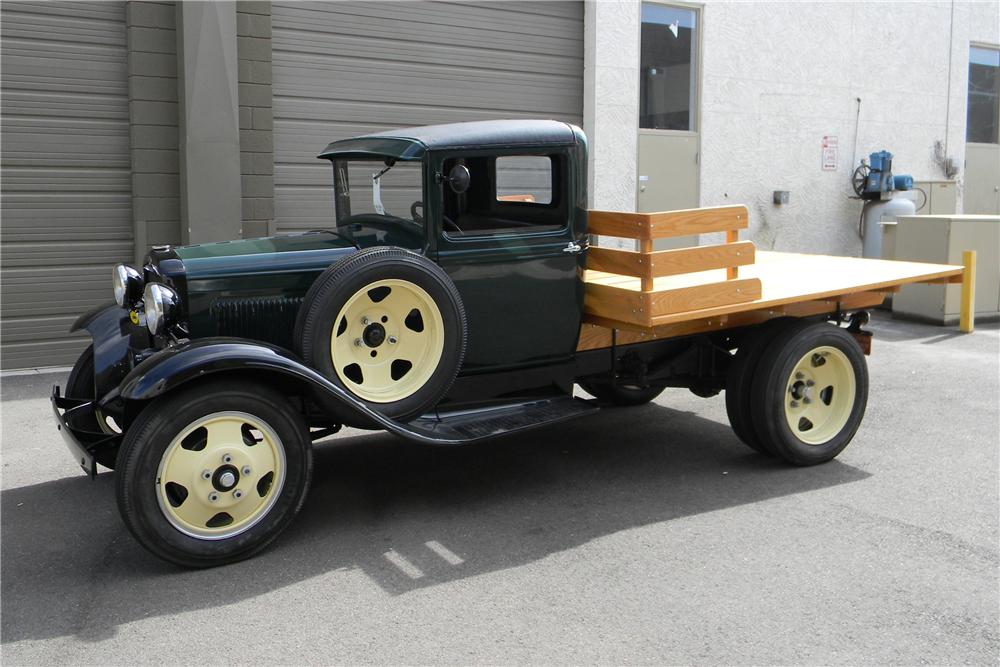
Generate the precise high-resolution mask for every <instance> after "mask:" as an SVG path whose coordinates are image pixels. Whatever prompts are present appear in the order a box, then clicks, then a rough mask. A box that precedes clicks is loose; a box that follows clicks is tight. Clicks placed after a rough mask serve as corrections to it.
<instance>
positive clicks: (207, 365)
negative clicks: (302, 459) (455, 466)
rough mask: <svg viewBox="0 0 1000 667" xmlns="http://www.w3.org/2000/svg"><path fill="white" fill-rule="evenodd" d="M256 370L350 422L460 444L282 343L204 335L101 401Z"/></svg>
mask: <svg viewBox="0 0 1000 667" xmlns="http://www.w3.org/2000/svg"><path fill="white" fill-rule="evenodd" d="M246 371H252V372H254V373H255V374H256V375H257V376H266V375H268V374H271V375H272V376H275V377H276V378H277V377H280V378H283V379H286V380H292V381H294V382H296V383H297V384H298V385H299V386H301V387H302V388H303V389H305V390H308V391H311V392H313V394H314V395H315V396H316V397H317V398H318V399H319V400H320V403H321V404H322V405H324V406H328V409H329V410H330V412H331V414H330V415H329V416H330V418H331V419H332V420H336V421H338V422H339V423H348V424H351V423H353V424H374V425H375V426H377V427H379V428H383V429H385V430H387V431H389V432H391V433H395V434H396V435H399V436H401V437H403V438H406V439H408V440H413V441H417V442H422V443H426V444H457V443H458V442H459V440H455V442H452V441H451V440H449V439H442V438H438V437H433V436H430V435H428V434H426V433H421V432H419V431H417V430H414V429H413V428H409V427H407V425H406V424H402V423H400V422H397V421H395V420H392V419H390V418H388V417H386V416H384V415H382V414H380V413H378V412H376V411H375V410H372V409H371V408H369V407H368V406H367V405H366V404H364V403H363V402H361V401H359V400H358V399H357V398H355V397H354V396H352V395H351V394H350V393H348V392H347V391H346V390H344V389H342V388H341V387H338V386H337V385H335V384H333V383H332V382H330V381H329V380H328V379H327V378H325V377H323V376H322V375H320V374H319V373H317V372H316V371H315V370H313V369H312V368H309V367H308V366H306V365H305V364H303V363H302V362H301V361H299V360H298V359H297V358H295V357H294V356H293V355H292V354H291V353H290V352H288V351H286V350H283V349H281V348H279V347H275V346H272V345H268V344H267V343H258V342H253V341H247V340H243V339H233V338H202V339H199V340H196V341H193V342H190V343H185V344H182V345H177V346H175V347H171V348H168V349H166V350H163V351H161V352H158V353H156V354H154V355H152V356H151V357H149V358H147V359H146V360H144V361H143V362H142V363H140V364H139V365H138V366H136V367H135V368H134V369H132V372H130V373H129V374H128V375H127V376H126V377H125V379H124V380H122V382H121V384H120V385H119V387H118V388H117V389H116V390H115V391H113V392H111V393H110V394H108V395H106V396H105V397H104V398H103V399H101V405H102V406H106V407H107V408H108V409H110V410H112V411H124V412H128V406H129V405H130V404H135V403H146V402H148V401H151V400H153V399H156V398H159V397H160V396H163V395H165V394H167V393H169V392H171V391H174V390H176V389H177V388H179V387H182V386H184V385H185V384H187V383H189V382H191V381H193V380H197V379H200V378H205V377H210V376H218V377H223V376H225V375H228V374H239V373H245V372H246Z"/></svg>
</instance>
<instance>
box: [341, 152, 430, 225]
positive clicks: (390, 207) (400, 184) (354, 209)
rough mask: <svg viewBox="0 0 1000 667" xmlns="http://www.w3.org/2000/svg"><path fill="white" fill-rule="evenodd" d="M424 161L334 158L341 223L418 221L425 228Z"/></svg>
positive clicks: (403, 222)
mask: <svg viewBox="0 0 1000 667" xmlns="http://www.w3.org/2000/svg"><path fill="white" fill-rule="evenodd" d="M420 167H421V163H420V162H396V161H394V160H391V159H389V160H386V159H381V158H379V159H372V160H334V162H333V184H334V192H335V197H334V205H335V207H336V214H337V226H338V227H339V226H345V225H351V224H358V223H360V224H365V223H372V222H374V223H376V224H377V223H380V222H381V223H386V224H388V223H402V224H405V223H411V225H412V223H416V224H418V225H420V226H421V227H423V217H424V211H423V201H422V200H423V195H422V192H423V188H422V183H421V168H420Z"/></svg>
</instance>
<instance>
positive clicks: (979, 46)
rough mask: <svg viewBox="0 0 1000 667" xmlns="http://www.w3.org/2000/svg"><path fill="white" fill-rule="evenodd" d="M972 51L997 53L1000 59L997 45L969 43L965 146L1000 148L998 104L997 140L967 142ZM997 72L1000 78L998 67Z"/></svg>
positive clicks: (998, 110) (999, 112) (999, 107)
mask: <svg viewBox="0 0 1000 667" xmlns="http://www.w3.org/2000/svg"><path fill="white" fill-rule="evenodd" d="M973 49H983V50H987V51H995V52H997V54H998V57H1000V45H997V44H986V43H984V42H969V49H968V51H967V54H968V57H969V66H968V67H966V70H965V71H966V85H965V143H967V144H974V145H976V146H1000V104H997V118H996V127H997V140H996V141H989V142H984V141H970V140H969V95H970V90H969V83H970V82H969V80H968V75H969V69H970V68H971V66H972V50H973ZM997 70H998V73H997V76H1000V67H998V68H997Z"/></svg>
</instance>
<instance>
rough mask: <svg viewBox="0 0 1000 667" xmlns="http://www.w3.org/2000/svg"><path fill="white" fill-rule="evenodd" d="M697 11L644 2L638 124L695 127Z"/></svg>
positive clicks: (678, 128) (648, 126) (692, 128)
mask: <svg viewBox="0 0 1000 667" xmlns="http://www.w3.org/2000/svg"><path fill="white" fill-rule="evenodd" d="M697 16H698V14H697V12H695V11H694V10H691V9H684V8H681V7H667V6H665V5H657V4H652V3H643V5H642V37H641V43H640V56H639V127H640V128H646V129H654V130H685V131H691V132H693V131H695V130H697V129H698V128H697V127H695V118H696V115H697V114H696V113H695V104H696V95H695V73H696V62H695V56H696V54H697V44H696V43H695V40H696V39H697V31H696V30H695V27H696V23H695V21H696V19H697Z"/></svg>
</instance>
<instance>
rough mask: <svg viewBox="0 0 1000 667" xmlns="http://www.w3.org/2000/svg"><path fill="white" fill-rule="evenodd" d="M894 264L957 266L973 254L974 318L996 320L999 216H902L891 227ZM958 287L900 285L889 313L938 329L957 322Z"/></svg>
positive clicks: (999, 303)
mask: <svg viewBox="0 0 1000 667" xmlns="http://www.w3.org/2000/svg"><path fill="white" fill-rule="evenodd" d="M894 244H895V253H894V254H895V259H897V260H904V261H913V262H933V263H937V264H961V263H962V252H963V251H965V250H975V251H976V317H977V318H979V319H997V318H1000V216H995V215H950V216H949V215H914V216H901V217H900V218H899V219H898V222H897V224H896V227H895V241H894ZM960 297H961V286H960V285H904V286H903V288H902V289H901V290H900V292H899V293H898V294H896V295H895V296H894V297H893V300H892V311H893V313H894V314H899V315H903V316H907V317H913V318H916V319H921V320H926V321H930V322H935V323H941V324H953V323H955V322H957V321H958V315H959V304H960Z"/></svg>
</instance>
